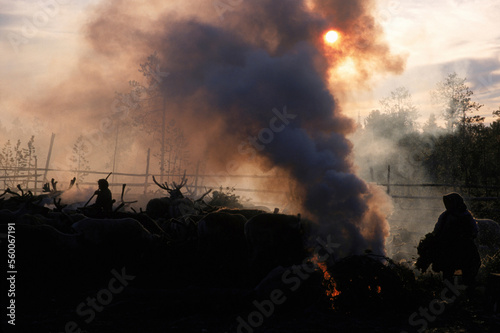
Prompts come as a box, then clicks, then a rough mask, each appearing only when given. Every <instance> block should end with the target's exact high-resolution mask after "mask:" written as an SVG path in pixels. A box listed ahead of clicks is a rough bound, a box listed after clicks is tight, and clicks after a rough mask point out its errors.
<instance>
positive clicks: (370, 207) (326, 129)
mask: <svg viewBox="0 0 500 333" xmlns="http://www.w3.org/2000/svg"><path fill="white" fill-rule="evenodd" d="M181 3H182V4H184V3H185V1H182V2H174V5H172V6H170V7H169V6H166V7H165V6H163V7H160V4H161V2H159V1H152V2H150V3H148V5H147V6H146V5H144V4H142V5H139V4H134V3H131V2H125V1H120V0H115V1H108V2H105V3H103V4H101V5H99V6H98V7H96V8H95V11H94V14H93V17H92V20H91V22H90V24H89V26H88V27H87V29H86V33H87V39H88V41H89V42H90V43H91V45H92V47H93V49H94V50H95V52H96V54H98V55H99V56H100V57H104V58H106V59H108V60H109V61H111V60H112V59H116V60H117V61H118V63H120V64H121V66H122V67H125V66H127V65H129V64H130V63H133V62H134V61H136V63H137V59H140V58H141V57H142V58H144V57H145V55H147V54H150V53H151V52H152V51H154V50H156V51H158V55H159V57H160V59H161V63H162V69H164V70H166V71H168V72H169V73H170V76H169V77H168V80H164V81H162V86H161V89H162V94H163V95H164V98H165V99H166V101H168V112H169V114H171V115H175V118H176V119H177V120H178V122H179V124H181V126H183V128H185V129H187V130H186V131H187V132H188V133H189V134H188V137H189V139H190V141H191V145H192V147H196V149H195V150H196V151H197V152H198V153H199V154H201V153H202V152H203V153H205V154H206V155H205V156H210V159H211V161H212V162H213V163H212V166H213V167H217V168H219V169H220V168H223V169H224V168H227V167H228V165H229V164H231V163H232V165H234V163H233V162H231V161H236V162H237V165H242V166H243V165H245V164H248V163H256V162H258V164H259V165H260V166H261V167H262V168H271V167H275V168H278V169H280V170H283V171H285V172H287V173H288V174H289V176H291V177H292V178H293V179H294V181H295V183H296V186H298V188H299V189H298V191H299V192H298V193H299V196H300V200H301V202H300V204H301V205H302V209H303V210H304V211H305V212H306V213H307V214H308V215H309V216H311V217H312V218H313V219H315V220H316V221H318V222H319V223H320V224H321V225H322V226H323V227H324V228H325V230H326V231H327V232H331V233H332V234H334V235H337V236H338V235H342V237H343V239H344V241H345V244H348V245H349V248H350V251H352V252H359V251H362V250H364V249H365V248H371V249H372V250H373V251H375V252H377V253H383V251H384V237H385V236H386V235H387V233H388V226H387V223H386V221H385V217H384V214H385V211H384V209H385V208H386V206H387V203H386V201H384V199H383V197H382V196H381V194H380V193H378V192H377V191H376V190H375V189H372V188H370V187H369V186H368V185H367V184H366V183H365V182H363V181H362V180H361V179H360V178H358V177H357V176H356V175H355V174H354V173H355V168H354V166H353V165H352V162H351V156H350V155H351V151H352V145H351V143H350V142H349V141H348V140H347V139H346V135H347V134H348V133H350V132H352V131H353V130H354V123H353V121H352V120H351V119H349V118H348V117H346V116H345V115H343V114H342V111H341V108H340V106H339V105H338V102H337V100H336V98H335V97H334V95H332V92H331V91H330V88H331V87H332V86H333V87H335V89H336V91H335V93H338V94H343V93H344V92H345V91H348V90H349V88H350V86H351V85H354V84H356V85H357V84H361V83H366V82H367V80H368V79H369V78H370V76H371V74H373V73H375V72H399V71H401V70H402V69H403V68H402V67H403V64H404V62H403V60H402V59H400V58H399V57H396V56H393V55H391V54H390V51H389V48H388V46H387V45H385V43H384V42H383V35H382V31H381V30H380V28H379V26H378V25H377V24H376V22H375V21H374V18H373V16H372V15H371V12H372V11H373V10H374V8H373V1H367V0H352V1H344V0H326V1H299V0H294V1H275V0H255V1H232V2H231V4H230V5H229V4H227V3H226V7H219V8H216V7H214V4H215V3H219V4H220V3H224V2H223V1H222V2H221V1H218V2H217V1H216V2H213V3H212V2H208V3H206V4H200V2H199V1H191V2H189V3H188V4H189V5H187V6H186V7H182V5H178V4H181ZM228 6H229V7H228ZM160 8H161V9H160ZM172 8H181V9H182V12H179V11H177V12H174V11H173V10H172ZM221 8H222V9H221ZM144 13H150V14H151V16H148V15H144ZM148 17H149V19H146V18H148ZM331 28H333V29H336V30H337V31H339V32H340V34H341V36H342V39H341V41H340V44H339V46H338V47H336V48H328V47H327V46H325V45H324V43H323V34H324V33H325V32H326V31H327V30H328V29H331ZM346 59H350V60H351V61H352V63H353V64H354V66H355V68H356V70H357V73H359V75H358V76H357V77H356V78H355V79H354V78H353V81H352V82H347V81H346V80H343V79H342V78H339V77H335V76H334V75H335V72H334V71H332V69H335V68H336V67H337V66H339V65H340V64H342V63H343V62H344V61H345V60H346ZM85 61H86V62H88V61H90V60H89V59H88V58H86V59H85ZM332 82H335V84H333V83H332ZM89 98H90V97H89ZM90 99H91V98H90ZM158 117H160V115H159V116H158ZM273 119H275V120H273ZM160 121H161V119H160V118H158V122H160ZM259 134H260V136H259ZM255 157H256V158H255ZM231 169H232V170H234V169H235V168H233V167H231Z"/></svg>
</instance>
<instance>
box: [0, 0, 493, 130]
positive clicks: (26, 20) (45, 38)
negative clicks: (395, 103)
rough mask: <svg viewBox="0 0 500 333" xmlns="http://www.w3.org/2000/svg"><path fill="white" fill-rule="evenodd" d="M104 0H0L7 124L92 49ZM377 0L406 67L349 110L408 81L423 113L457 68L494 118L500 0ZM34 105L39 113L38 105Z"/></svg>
mask: <svg viewBox="0 0 500 333" xmlns="http://www.w3.org/2000/svg"><path fill="white" fill-rule="evenodd" d="M200 1H201V0H200ZM99 2H100V0H78V1H76V0H59V1H57V0H46V1H43V0H42V1H39V0H30V1H28V0H0V48H1V53H0V112H1V118H0V120H1V123H2V126H7V127H9V126H11V124H12V121H13V120H14V119H15V118H16V113H17V112H18V111H19V109H20V108H22V105H23V101H25V100H26V99H28V98H31V97H36V96H37V95H39V94H43V93H44V91H45V89H46V88H47V87H51V86H54V85H57V83H58V82H59V81H62V80H63V79H66V78H67V76H68V73H70V72H71V69H72V68H73V66H75V65H76V60H77V59H78V56H81V55H82V54H85V53H86V52H89V46H88V45H87V44H86V42H85V40H84V38H83V33H82V27H84V26H85V23H86V22H87V20H88V19H89V17H88V12H89V6H91V5H93V4H96V3H99ZM378 3H379V6H378V14H377V18H378V20H379V23H380V24H381V25H382V26H383V27H384V29H385V32H386V38H387V40H388V42H389V45H390V46H391V48H392V50H393V51H394V52H395V53H399V54H405V55H406V56H407V65H406V70H405V72H404V73H403V74H402V75H399V76H393V75H391V76H387V75H386V76H384V77H376V78H375V79H373V80H372V82H371V87H372V89H371V90H362V91H353V92H352V96H350V100H349V103H348V104H347V105H348V107H346V108H344V110H345V112H346V113H347V114H349V115H350V116H352V117H354V118H356V117H357V116H358V114H359V115H361V117H362V118H363V117H365V116H366V115H367V114H368V112H369V111H370V110H372V109H374V108H377V107H378V106H379V104H378V100H379V99H381V98H383V97H385V96H387V95H388V94H389V92H390V91H391V90H393V89H395V88H396V87H398V86H401V85H403V86H407V87H408V88H409V89H410V91H411V93H412V94H413V98H414V101H415V103H416V104H417V105H418V106H419V111H420V114H421V120H422V121H425V119H427V117H428V115H429V113H430V112H432V111H436V110H434V109H433V107H432V105H431V104H430V103H431V102H430V97H429V91H430V90H431V89H432V88H433V87H434V86H435V84H436V82H438V81H439V80H441V79H442V78H443V77H444V76H445V75H446V74H447V73H450V72H452V71H456V72H458V73H459V75H460V76H462V77H467V79H468V83H469V85H470V86H471V88H472V89H473V90H474V92H475V95H474V97H475V99H476V101H478V102H480V103H482V104H485V106H484V107H483V109H482V114H483V115H485V116H487V117H490V119H491V112H492V111H493V110H495V109H497V108H498V107H499V106H500V66H499V65H500V23H499V22H500V20H499V19H498V18H499V17H500V2H499V1H496V0H433V1H430V0H420V1H412V0H380V1H379V2H378ZM42 4H44V5H42ZM43 8H45V12H44V11H43ZM214 15H216V13H215V9H214ZM110 98H112V97H110ZM30 112H32V113H33V118H35V117H36V110H33V111H31V110H30ZM29 121H32V120H29Z"/></svg>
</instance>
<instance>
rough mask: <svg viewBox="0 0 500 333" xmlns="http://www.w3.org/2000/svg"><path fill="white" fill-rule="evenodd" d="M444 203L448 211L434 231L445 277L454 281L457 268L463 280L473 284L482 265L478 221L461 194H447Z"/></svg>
mask: <svg viewBox="0 0 500 333" xmlns="http://www.w3.org/2000/svg"><path fill="white" fill-rule="evenodd" d="M443 202H444V206H445V207H446V211H444V212H443V213H442V214H441V215H440V216H439V218H438V221H437V223H436V225H435V227H434V231H433V234H434V235H435V237H436V241H437V246H436V247H437V248H436V251H438V253H436V255H437V256H438V257H439V258H440V259H441V260H439V261H440V262H441V263H440V264H441V265H440V266H441V268H442V270H443V277H444V278H445V279H448V280H449V281H452V279H453V275H454V273H455V270H457V269H460V270H462V278H463V282H464V283H465V284H466V285H468V286H470V285H473V284H474V281H475V277H476V275H477V272H478V271H479V266H480V265H481V259H480V257H479V252H478V250H477V246H476V244H475V243H474V238H476V236H477V233H478V230H479V229H478V226H477V222H476V220H475V219H474V217H472V214H471V213H470V212H469V211H468V210H467V206H466V205H465V202H464V199H463V198H462V197H461V196H460V195H459V194H458V193H450V194H447V195H445V196H443Z"/></svg>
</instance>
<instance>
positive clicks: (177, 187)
mask: <svg viewBox="0 0 500 333" xmlns="http://www.w3.org/2000/svg"><path fill="white" fill-rule="evenodd" d="M186 184H187V178H186V170H184V175H182V179H181V183H180V184H179V185H177V184H176V182H172V185H173V186H174V187H175V189H176V190H180V189H181V188H182V187H183V186H184V185H186Z"/></svg>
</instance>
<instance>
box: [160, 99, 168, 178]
mask: <svg viewBox="0 0 500 333" xmlns="http://www.w3.org/2000/svg"><path fill="white" fill-rule="evenodd" d="M166 106H167V99H166V98H165V96H163V116H162V122H161V161H160V163H161V164H160V183H162V184H163V174H164V173H165V131H166V124H165V122H166V121H167V120H166V118H167V115H166V113H167V107H166Z"/></svg>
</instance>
